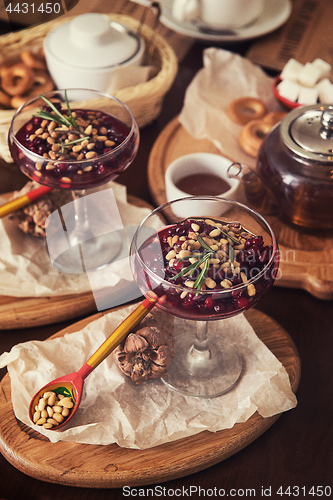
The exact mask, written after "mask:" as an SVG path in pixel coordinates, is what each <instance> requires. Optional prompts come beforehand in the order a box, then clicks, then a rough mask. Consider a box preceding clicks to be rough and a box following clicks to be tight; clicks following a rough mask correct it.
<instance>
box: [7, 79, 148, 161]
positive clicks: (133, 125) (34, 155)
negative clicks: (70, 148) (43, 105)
mask: <svg viewBox="0 0 333 500" xmlns="http://www.w3.org/2000/svg"><path fill="white" fill-rule="evenodd" d="M65 91H66V92H68V91H85V92H93V93H95V94H99V95H100V96H103V97H107V98H108V99H112V100H113V101H116V102H118V104H121V105H122V106H123V107H124V109H126V111H127V112H128V114H129V116H130V118H131V128H130V131H129V133H128V134H127V136H126V138H125V139H124V140H123V141H122V142H121V143H120V144H118V146H116V147H115V148H113V149H111V151H109V152H107V153H104V154H102V155H98V156H96V157H95V158H90V159H87V158H84V159H82V160H75V159H72V160H59V159H56V160H52V158H45V157H44V156H41V155H39V154H38V153H34V152H33V151H30V149H28V148H26V147H25V146H24V145H23V144H22V143H21V142H20V141H18V140H17V138H16V135H15V134H14V131H13V125H14V120H15V118H16V117H17V116H18V115H19V113H20V112H21V111H22V110H23V108H25V107H26V106H28V105H30V104H32V103H33V102H35V101H37V100H38V99H40V98H41V96H44V97H48V96H50V95H53V94H56V93H59V92H63V93H65ZM106 114H108V113H106ZM110 116H111V115H110ZM22 126H24V124H23V125H22ZM135 130H139V127H138V124H137V122H136V119H135V118H134V115H133V113H132V111H131V110H130V108H129V107H128V106H127V104H126V103H124V102H123V101H122V100H120V99H118V97H116V96H114V95H111V94H108V93H107V92H102V91H99V90H95V89H86V88H68V89H55V90H51V91H49V92H45V93H44V94H39V95H37V96H34V97H32V98H31V99H29V100H28V101H26V102H25V103H24V104H21V106H20V107H19V108H17V110H16V111H15V113H14V115H13V117H12V120H11V123H10V127H9V131H8V139H9V143H10V139H11V138H12V139H13V142H14V143H15V145H16V146H17V147H19V148H20V149H22V150H23V152H24V154H25V155H26V156H28V157H29V158H36V161H43V162H44V161H47V162H48V163H66V164H71V165H72V164H76V163H78V164H81V165H82V164H84V163H86V162H87V163H89V164H91V163H92V162H94V161H100V159H103V160H104V159H106V158H108V157H109V156H113V155H114V154H115V153H116V152H118V151H119V150H121V149H122V148H123V147H124V145H126V144H127V143H128V142H129V140H130V139H131V138H132V136H133V135H134V133H135Z"/></svg>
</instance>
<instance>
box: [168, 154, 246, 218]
mask: <svg viewBox="0 0 333 500" xmlns="http://www.w3.org/2000/svg"><path fill="white" fill-rule="evenodd" d="M231 164H232V161H231V160H228V159H227V158H225V157H224V156H220V155H218V154H213V153H192V154H188V155H184V156H180V157H179V158H177V159H176V160H174V161H173V162H172V163H170V165H169V166H168V168H167V170H166V172H165V190H166V196H167V200H168V201H172V200H177V199H179V198H186V197H189V196H193V193H188V192H186V191H183V190H182V189H180V188H179V186H178V185H179V182H180V181H181V180H183V179H185V178H187V177H189V176H190V175H198V174H199V175H205V176H209V175H213V176H217V177H219V178H220V179H222V181H224V182H226V183H227V184H228V185H229V186H230V187H229V189H227V190H226V191H223V192H221V193H218V192H215V193H213V196H221V197H223V198H229V199H233V200H237V198H238V189H239V187H240V182H239V180H238V179H235V178H229V177H228V174H227V170H228V167H229V166H230V165H231ZM194 194H195V195H205V194H209V193H207V192H203V191H202V190H199V191H198V192H196V193H194ZM209 206H210V205H209ZM190 212H191V213H190ZM190 212H187V209H186V206H183V207H182V213H181V214H180V213H177V214H175V215H177V216H179V217H191V216H199V217H200V216H202V215H203V214H204V213H205V202H204V201H201V202H200V203H198V205H197V212H196V213H193V204H192V205H191V209H190Z"/></svg>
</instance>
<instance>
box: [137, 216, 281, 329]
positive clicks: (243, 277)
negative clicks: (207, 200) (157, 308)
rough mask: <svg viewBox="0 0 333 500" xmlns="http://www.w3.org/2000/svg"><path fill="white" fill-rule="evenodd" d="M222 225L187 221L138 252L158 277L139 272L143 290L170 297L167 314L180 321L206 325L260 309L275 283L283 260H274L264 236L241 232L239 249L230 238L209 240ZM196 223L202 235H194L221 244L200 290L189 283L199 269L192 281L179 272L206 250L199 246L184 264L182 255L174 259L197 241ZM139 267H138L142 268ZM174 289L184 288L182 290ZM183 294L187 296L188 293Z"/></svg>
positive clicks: (154, 238) (162, 233) (169, 227)
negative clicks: (203, 321)
mask: <svg viewBox="0 0 333 500" xmlns="http://www.w3.org/2000/svg"><path fill="white" fill-rule="evenodd" d="M220 222H221V221H214V220H212V219H210V223H207V222H206V220H203V219H200V220H199V219H195V218H190V219H186V220H185V221H182V222H180V223H178V224H175V225H172V226H168V227H166V228H164V229H162V230H161V231H160V232H159V233H157V237H156V236H153V237H151V238H149V239H148V240H147V241H146V242H145V244H144V245H142V247H141V248H140V250H139V254H140V257H141V259H142V260H143V261H144V262H145V265H146V266H147V268H148V269H149V271H151V272H152V273H154V274H155V275H156V276H153V275H152V274H151V273H149V272H147V270H145V269H144V268H141V269H140V271H138V268H137V272H138V276H137V281H138V284H139V286H140V287H141V289H143V290H144V289H147V287H148V288H149V289H153V290H154V292H155V293H157V294H158V295H159V296H161V295H163V294H166V296H167V301H166V304H165V309H166V310H168V312H170V313H172V314H173V315H175V316H179V317H183V318H187V319H202V320H203V319H221V318H223V317H228V316H232V315H234V314H237V313H239V312H241V311H243V310H246V309H248V308H250V307H252V306H253V305H254V304H256V303H257V302H258V300H259V299H260V298H261V296H262V295H263V294H264V293H266V291H267V290H268V289H269V288H270V286H271V285H272V284H273V282H274V279H275V277H276V273H277V269H278V258H277V255H276V257H275V258H274V259H272V256H273V247H272V245H266V244H265V243H264V241H263V238H262V236H260V235H253V234H252V233H250V232H248V231H246V230H245V229H244V228H242V227H241V226H240V227H241V231H240V233H238V234H236V235H235V238H234V239H235V240H239V241H242V243H240V245H238V244H236V243H235V242H234V241H231V240H230V238H229V239H228V238H227V237H226V236H225V234H223V233H221V234H219V235H218V236H210V234H212V231H213V232H214V231H215V232H216V223H217V224H220ZM193 224H195V225H196V226H199V229H198V231H196V232H195V233H196V234H197V235H198V234H199V235H200V236H201V237H205V238H208V239H210V240H211V241H212V242H213V243H212V246H214V245H216V246H218V245H219V247H218V249H217V250H216V251H215V252H214V255H212V258H213V259H215V260H213V262H214V263H215V265H214V264H213V263H212V264H210V265H209V269H208V271H207V274H206V278H205V281H204V283H205V284H206V283H207V286H205V287H204V288H205V289H201V290H197V289H195V288H188V287H187V286H186V283H187V282H188V281H189V280H190V281H192V283H193V282H194V281H195V280H196V278H197V277H198V275H200V272H201V269H200V268H197V269H195V270H194V271H193V276H192V277H190V276H189V275H187V276H185V275H184V276H179V273H180V272H181V270H182V269H184V268H186V267H187V266H188V265H189V264H190V260H189V259H190V258H193V257H195V253H196V252H197V253H200V252H201V254H202V252H203V250H204V249H203V247H199V245H198V244H196V246H197V247H198V248H197V249H194V250H193V249H192V250H191V251H192V255H190V256H189V257H188V259H186V258H184V259H179V258H177V256H176V257H175V258H174V259H172V258H171V259H169V257H170V255H172V252H173V251H175V252H176V255H178V256H179V254H180V252H181V250H179V247H181V245H183V247H186V242H188V241H191V240H192V241H193V239H194V238H193V234H194V231H193ZM233 224H234V223H233ZM220 225H221V224H220ZM196 226H194V227H196ZM223 227H224V228H225V229H226V228H227V227H229V228H230V230H231V229H233V227H232V226H228V225H227V223H223ZM235 227H236V226H235ZM213 234H214V233H213ZM175 236H178V237H179V238H182V239H180V240H178V241H175V240H176V239H177V238H174V237H175ZM173 238H174V239H173ZM221 239H222V241H224V240H227V241H228V245H226V244H223V245H222V244H221V243H220V241H221ZM173 242H175V243H174V244H173ZM180 244H181V245H180ZM230 245H231V246H232V247H233V250H232V253H231V254H228V252H227V255H224V256H223V255H222V253H223V252H224V253H226V252H225V250H226V249H227V248H228V249H229V246H230ZM177 251H178V252H177ZM170 252H171V253H170ZM230 255H232V256H233V258H234V261H233V265H232V266H231V265H227V264H228V262H229V263H230V262H231V261H230V259H228V256H229V257H230ZM219 257H221V258H220V259H219ZM217 260H219V263H218V264H217V263H216V262H215V261H217ZM137 266H138V267H139V264H137ZM177 275H178V277H177ZM175 276H176V278H175ZM206 280H207V281H206ZM214 284H215V285H214ZM175 285H179V286H181V287H182V289H179V288H177V286H175ZM184 289H186V290H188V292H184ZM162 308H163V307H162Z"/></svg>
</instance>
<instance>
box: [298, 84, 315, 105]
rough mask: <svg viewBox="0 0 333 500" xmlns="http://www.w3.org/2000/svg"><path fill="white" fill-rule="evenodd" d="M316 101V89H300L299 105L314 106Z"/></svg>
mask: <svg viewBox="0 0 333 500" xmlns="http://www.w3.org/2000/svg"><path fill="white" fill-rule="evenodd" d="M317 100H318V89H317V88H316V87H313V88H311V87H301V88H300V91H299V95H298V102H299V103H300V104H316V103H317Z"/></svg>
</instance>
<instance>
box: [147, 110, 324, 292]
mask: <svg viewBox="0 0 333 500" xmlns="http://www.w3.org/2000/svg"><path fill="white" fill-rule="evenodd" d="M195 152H207V153H215V154H221V153H220V152H219V150H218V149H217V148H215V146H214V145H213V144H212V143H211V142H210V141H208V140H203V139H199V140H198V139H195V138H193V137H192V136H191V135H190V134H188V132H187V131H186V130H185V129H184V127H183V126H182V125H181V124H180V122H179V120H178V117H176V118H174V119H173V120H172V121H171V122H170V123H168V125H167V126H166V127H165V128H164V129H163V130H162V132H161V133H160V135H159V137H158V138H157V140H156V141H155V144H154V146H153V148H152V150H151V153H150V156H149V161H148V183H149V189H150V192H151V196H152V198H153V200H154V202H155V203H156V205H157V206H159V205H163V204H164V203H166V202H167V198H166V193H165V181H164V176H165V172H166V169H167V168H168V165H170V163H171V162H172V161H173V160H175V159H176V158H179V157H180V156H182V155H185V154H189V153H195ZM231 161H235V159H231ZM266 219H267V220H268V221H269V223H270V224H271V226H272V228H273V230H274V232H275V234H276V237H277V240H278V242H279V248H280V271H279V276H278V279H277V280H276V281H275V285H278V286H285V287H290V288H301V289H303V290H307V291H308V292H309V293H311V294H312V295H313V296H314V297H317V298H319V299H324V300H331V299H333V234H332V232H331V233H329V232H326V233H324V234H323V233H320V235H319V234H311V233H309V232H307V231H305V230H302V229H300V228H299V229H297V228H294V227H291V226H288V225H286V224H284V223H283V222H281V221H280V220H279V219H278V218H277V217H272V216H266Z"/></svg>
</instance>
